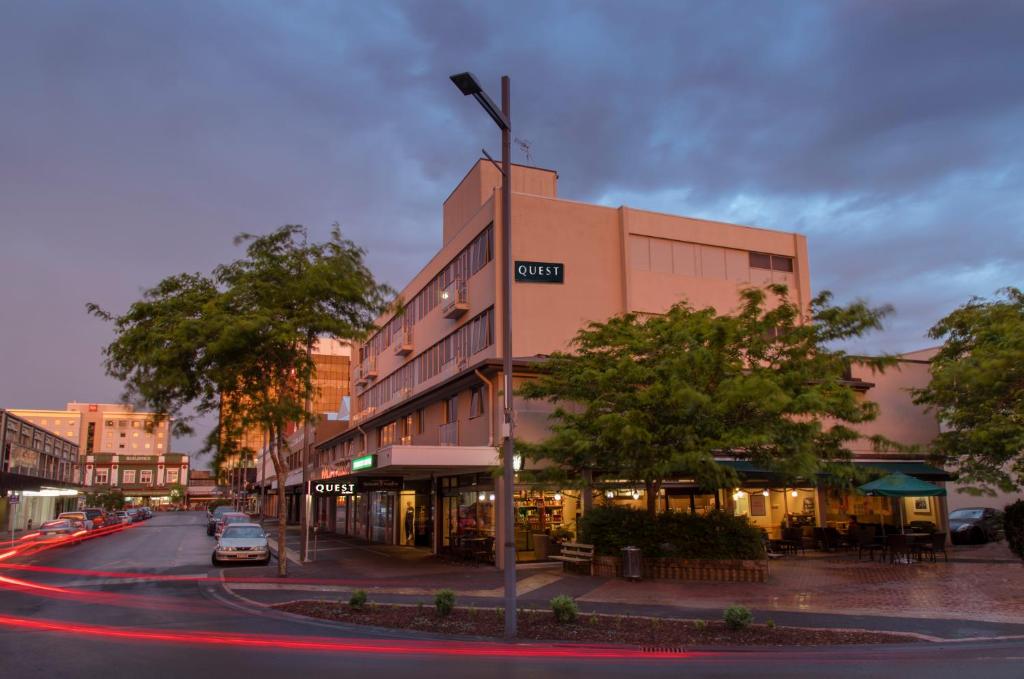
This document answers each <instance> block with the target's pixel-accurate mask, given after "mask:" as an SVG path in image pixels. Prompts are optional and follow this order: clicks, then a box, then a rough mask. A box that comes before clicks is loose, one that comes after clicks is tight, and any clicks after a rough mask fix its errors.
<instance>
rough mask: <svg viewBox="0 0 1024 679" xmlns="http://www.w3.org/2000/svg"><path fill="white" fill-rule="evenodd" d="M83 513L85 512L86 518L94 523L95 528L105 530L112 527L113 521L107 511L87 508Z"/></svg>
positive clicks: (98, 508)
mask: <svg viewBox="0 0 1024 679" xmlns="http://www.w3.org/2000/svg"><path fill="white" fill-rule="evenodd" d="M82 511H83V512H85V518H87V519H89V520H90V521H92V527H93V528H103V527H104V526H109V525H110V522H111V519H110V515H109V514H108V513H107V510H105V509H101V508H100V507H86V508H85V509H83V510H82Z"/></svg>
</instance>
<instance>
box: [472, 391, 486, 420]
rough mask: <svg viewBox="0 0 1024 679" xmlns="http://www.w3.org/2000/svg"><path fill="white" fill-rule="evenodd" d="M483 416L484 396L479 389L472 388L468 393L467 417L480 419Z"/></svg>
mask: <svg viewBox="0 0 1024 679" xmlns="http://www.w3.org/2000/svg"><path fill="white" fill-rule="evenodd" d="M483 414H484V396H483V394H482V393H481V389H480V387H473V390H472V391H470V393H469V417H470V418H474V417H480V416H481V415H483Z"/></svg>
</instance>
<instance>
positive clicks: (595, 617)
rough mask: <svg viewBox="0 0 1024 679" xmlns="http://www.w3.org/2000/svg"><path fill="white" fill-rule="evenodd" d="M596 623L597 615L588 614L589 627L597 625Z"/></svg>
mask: <svg viewBox="0 0 1024 679" xmlns="http://www.w3.org/2000/svg"><path fill="white" fill-rule="evenodd" d="M597 622H598V620H597V615H596V614H593V613H591V614H590V624H591V625H596V624H597Z"/></svg>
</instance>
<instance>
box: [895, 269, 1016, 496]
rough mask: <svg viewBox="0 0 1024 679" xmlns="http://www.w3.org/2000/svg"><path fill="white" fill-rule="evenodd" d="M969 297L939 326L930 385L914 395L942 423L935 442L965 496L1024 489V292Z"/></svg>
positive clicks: (932, 333) (934, 335) (934, 331)
mask: <svg viewBox="0 0 1024 679" xmlns="http://www.w3.org/2000/svg"><path fill="white" fill-rule="evenodd" d="M999 295H1000V297H998V298H997V299H995V300H991V301H989V300H985V299H981V298H978V297H974V298H972V299H971V300H970V301H968V302H967V304H965V305H963V306H962V307H960V308H958V309H956V310H955V311H953V312H952V313H950V314H949V315H948V316H946V317H945V318H943V319H942V320H940V321H939V322H938V323H936V324H935V325H934V326H933V327H932V328H931V330H930V331H929V332H928V335H929V336H930V337H932V338H933V339H937V340H942V342H943V344H942V347H941V348H940V349H939V352H938V354H936V355H935V357H934V358H933V359H932V361H931V366H930V368H929V369H930V371H931V382H930V383H929V384H928V386H927V387H925V388H924V389H919V390H917V391H915V393H914V399H915V402H916V403H919V404H923V405H927V406H930V407H931V408H933V409H934V410H935V411H936V413H937V415H938V418H939V422H940V423H941V424H942V425H943V426H942V431H941V432H940V433H939V435H938V437H937V438H936V440H935V442H934V444H933V450H934V453H935V454H936V456H937V457H939V458H940V459H942V460H943V461H945V462H948V463H952V464H953V465H955V466H956V468H957V470H958V472H959V480H960V481H961V482H963V483H965V484H969V485H967V489H968V491H969V492H973V493H975V494H982V493H984V494H989V495H994V494H995V489H997V488H998V489H1000V490H1003V491H1007V492H1009V491H1013V490H1017V489H1022V488H1024V293H1022V292H1021V291H1020V290H1019V289H1017V288H1005V289H1003V290H1001V291H999Z"/></svg>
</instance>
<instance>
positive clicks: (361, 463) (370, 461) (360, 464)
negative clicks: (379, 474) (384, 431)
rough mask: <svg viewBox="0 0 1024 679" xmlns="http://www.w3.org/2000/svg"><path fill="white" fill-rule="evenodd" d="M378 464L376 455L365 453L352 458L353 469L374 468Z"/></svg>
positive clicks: (355, 470)
mask: <svg viewBox="0 0 1024 679" xmlns="http://www.w3.org/2000/svg"><path fill="white" fill-rule="evenodd" d="M376 466H377V456H376V455H363V456H362V457H357V458H356V459H354V460H352V471H354V472H357V471H359V470H360V469H373V468H374V467H376Z"/></svg>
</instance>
